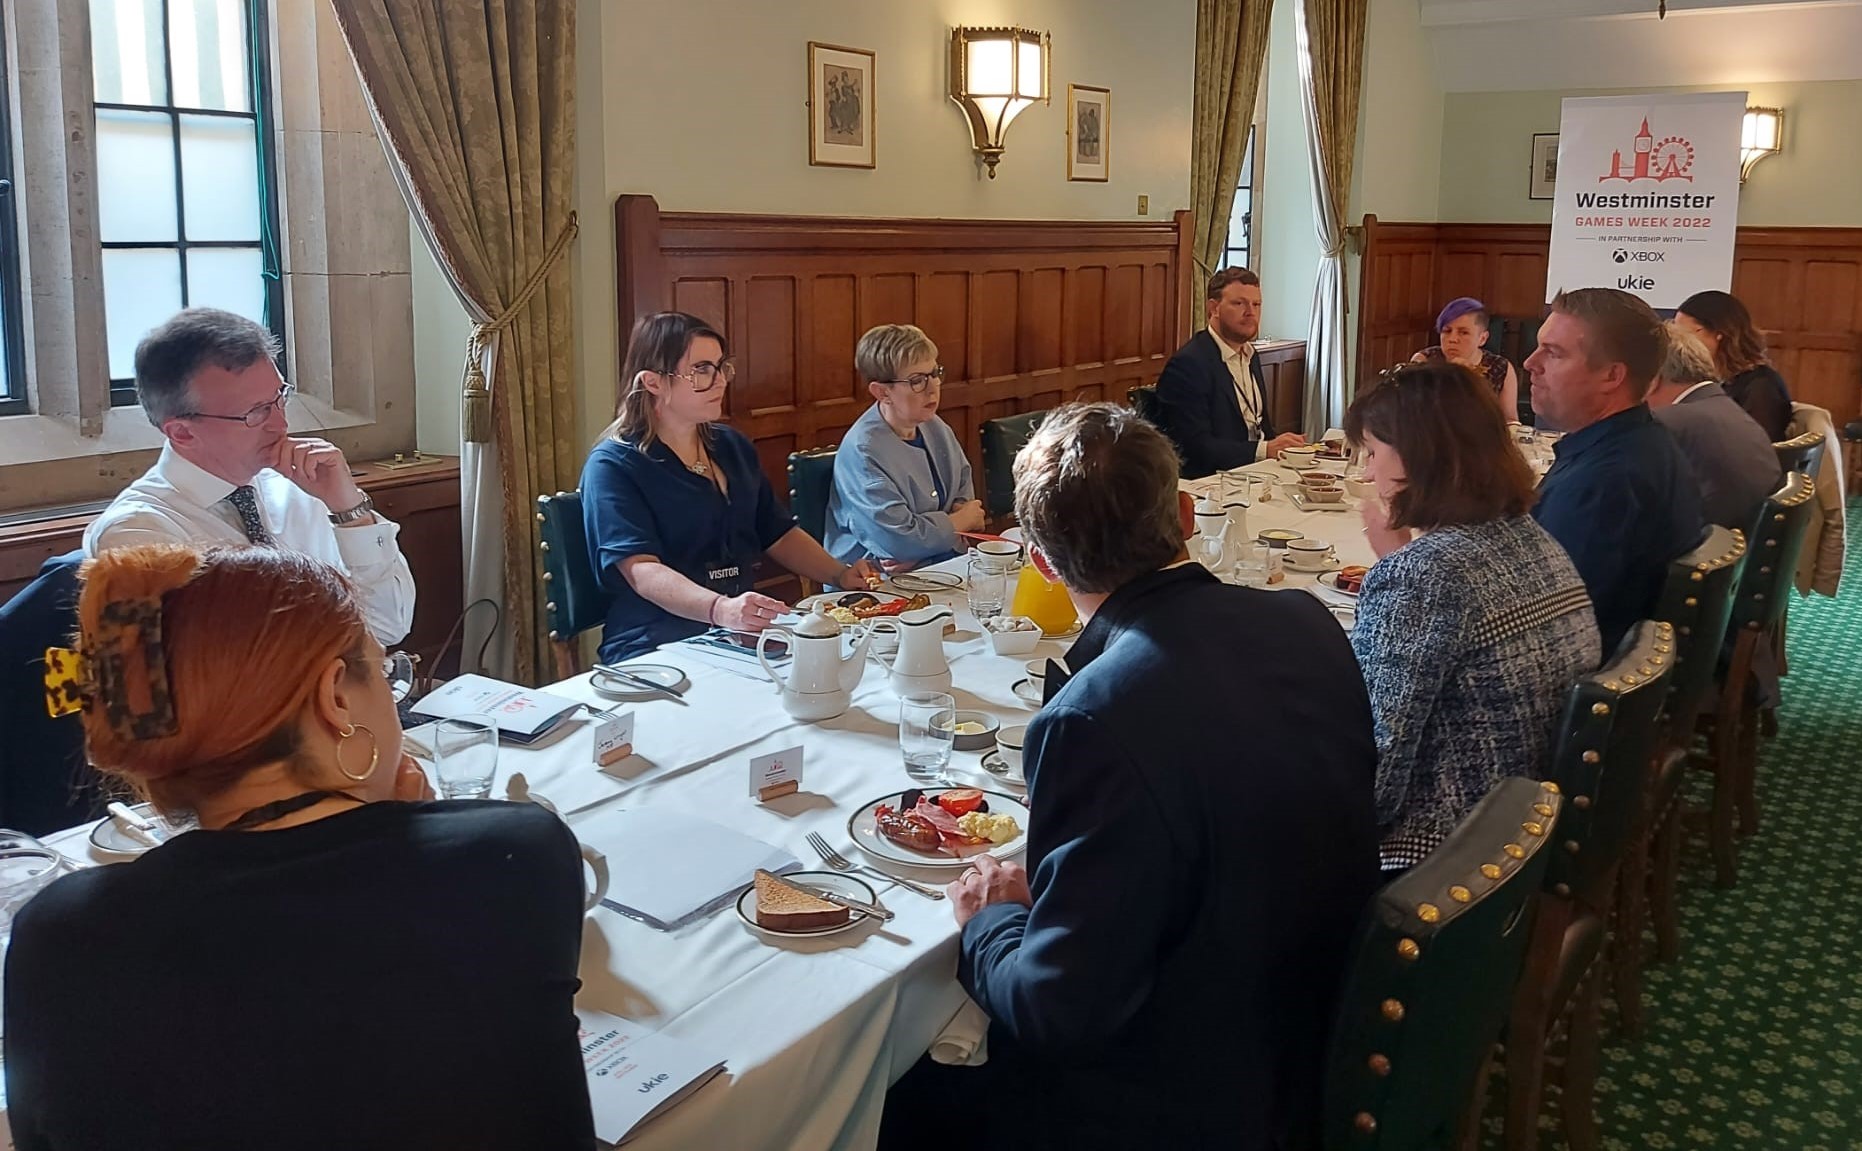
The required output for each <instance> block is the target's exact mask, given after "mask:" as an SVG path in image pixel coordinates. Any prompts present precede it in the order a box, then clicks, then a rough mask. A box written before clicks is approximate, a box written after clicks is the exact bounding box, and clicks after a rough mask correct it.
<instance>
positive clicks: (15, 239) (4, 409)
mask: <svg viewBox="0 0 1862 1151" xmlns="http://www.w3.org/2000/svg"><path fill="white" fill-rule="evenodd" d="M6 62H7V50H6V21H4V20H0V416H10V415H13V414H14V413H16V412H23V411H25V410H26V372H25V363H26V356H25V343H24V340H23V339H22V337H21V328H20V322H19V312H20V291H19V226H18V215H17V213H16V212H15V210H14V209H15V204H14V200H15V198H16V194H15V189H14V184H13V137H12V133H11V131H9V130H8V127H7V126H8V125H10V124H11V123H12V122H13V110H12V109H11V108H10V107H9V106H8V104H7V93H8V92H9V91H11V90H12V85H11V80H10V78H9V77H8V76H7V72H6Z"/></svg>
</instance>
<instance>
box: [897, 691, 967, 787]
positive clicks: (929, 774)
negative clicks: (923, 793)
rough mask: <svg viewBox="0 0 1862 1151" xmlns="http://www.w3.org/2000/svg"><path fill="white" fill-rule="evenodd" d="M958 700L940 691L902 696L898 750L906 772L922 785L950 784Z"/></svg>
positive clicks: (938, 785) (937, 785) (916, 782)
mask: <svg viewBox="0 0 1862 1151" xmlns="http://www.w3.org/2000/svg"><path fill="white" fill-rule="evenodd" d="M956 729H957V701H956V700H954V699H952V698H951V697H950V696H948V695H946V694H945V693H944V692H941V691H920V692H913V693H911V694H910V695H905V696H901V697H900V698H899V751H900V753H901V754H903V755H904V757H905V774H906V776H907V777H909V778H910V779H911V781H912V782H913V783H915V784H918V785H919V786H921V787H922V786H924V785H926V784H930V785H932V786H936V787H947V786H949V785H950V782H951V779H950V775H949V774H948V772H947V771H946V770H945V769H946V768H947V767H948V766H949V765H950V749H951V744H952V743H953V742H954V741H955V740H956V738H957V730H956Z"/></svg>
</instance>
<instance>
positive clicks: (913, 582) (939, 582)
mask: <svg viewBox="0 0 1862 1151" xmlns="http://www.w3.org/2000/svg"><path fill="white" fill-rule="evenodd" d="M886 582H887V583H889V584H891V585H892V586H893V587H895V588H898V589H899V590H900V591H902V592H905V593H907V594H909V595H917V594H918V593H919V592H925V593H930V592H942V591H962V590H963V577H962V576H960V575H958V574H957V573H956V572H941V571H936V570H926V571H914V572H900V573H899V574H897V575H895V576H888V577H887V579H886Z"/></svg>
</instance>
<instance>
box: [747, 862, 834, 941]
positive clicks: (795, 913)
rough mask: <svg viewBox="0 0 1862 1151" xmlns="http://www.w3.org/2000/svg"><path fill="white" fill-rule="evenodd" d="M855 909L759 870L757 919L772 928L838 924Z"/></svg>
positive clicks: (802, 928) (814, 928) (801, 928)
mask: <svg viewBox="0 0 1862 1151" xmlns="http://www.w3.org/2000/svg"><path fill="white" fill-rule="evenodd" d="M851 918H853V912H851V911H848V910H847V909H846V908H845V907H836V906H834V905H833V904H832V903H829V902H828V901H827V900H825V899H818V898H816V897H815V896H813V895H810V894H808V893H807V892H806V891H803V890H802V889H801V888H799V887H797V886H795V885H794V884H793V883H790V882H789V881H788V880H786V879H783V878H782V877H781V876H779V875H773V874H771V873H770V872H767V871H762V870H759V871H758V872H757V873H756V921H757V923H758V924H760V925H761V926H763V927H767V928H769V929H770V930H771V931H817V930H819V929H821V928H823V927H839V926H840V925H841V924H843V923H845V922H847V921H848V920H849V919H851Z"/></svg>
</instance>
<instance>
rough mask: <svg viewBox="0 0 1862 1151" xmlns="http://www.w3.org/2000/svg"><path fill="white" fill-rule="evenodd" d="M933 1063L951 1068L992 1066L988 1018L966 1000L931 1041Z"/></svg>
mask: <svg viewBox="0 0 1862 1151" xmlns="http://www.w3.org/2000/svg"><path fill="white" fill-rule="evenodd" d="M931 1061H932V1062H933V1063H943V1064H947V1065H949V1066H951V1067H981V1066H982V1065H983V1064H985V1063H987V1062H989V1016H987V1015H985V1014H983V1009H982V1008H981V1007H978V1006H977V1005H976V1001H975V1000H973V999H969V998H965V999H964V1001H963V1006H962V1007H959V1008H958V1009H957V1014H955V1015H953V1016H951V1017H950V1022H949V1023H946V1024H945V1025H944V1030H943V1031H941V1032H939V1033H938V1037H937V1038H936V1039H934V1040H932V1041H931Z"/></svg>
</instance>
